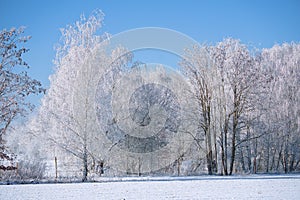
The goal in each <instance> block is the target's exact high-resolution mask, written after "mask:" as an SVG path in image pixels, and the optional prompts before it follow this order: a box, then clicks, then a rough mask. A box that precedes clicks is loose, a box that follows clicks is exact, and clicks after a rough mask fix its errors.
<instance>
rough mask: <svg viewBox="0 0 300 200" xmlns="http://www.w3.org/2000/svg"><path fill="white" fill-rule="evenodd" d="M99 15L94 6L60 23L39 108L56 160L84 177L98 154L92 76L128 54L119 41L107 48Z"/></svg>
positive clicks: (93, 77)
mask: <svg viewBox="0 0 300 200" xmlns="http://www.w3.org/2000/svg"><path fill="white" fill-rule="evenodd" d="M103 16H104V14H103V13H102V12H101V11H99V10H96V11H95V12H94V13H93V14H92V15H91V16H90V17H89V18H87V19H86V18H85V17H84V16H81V18H80V20H79V21H77V22H76V23H75V24H73V25H69V26H67V27H66V28H65V29H62V38H61V43H60V45H59V46H58V47H57V54H56V58H55V61H54V64H55V73H54V75H52V76H51V77H50V88H49V90H48V92H47V94H46V96H45V97H44V98H43V100H42V106H41V108H40V113H39V116H40V119H41V122H40V123H42V124H43V129H45V130H46V134H47V135H46V138H47V139H48V141H51V143H52V144H54V147H55V149H56V150H55V151H54V152H55V155H53V157H54V156H56V157H57V160H58V162H60V163H62V162H64V163H68V162H69V165H68V164H67V167H68V168H69V169H72V168H73V169H74V170H76V171H78V172H80V170H82V180H83V181H86V180H87V176H88V172H89V171H91V170H92V168H94V167H95V163H96V162H97V161H100V160H101V159H102V158H101V156H100V155H101V154H100V152H99V151H100V146H101V145H100V144H101V141H99V140H98V139H97V134H99V130H98V129H97V128H96V126H95V123H97V122H96V120H97V119H96V118H95V115H94V112H95V110H96V109H95V103H94V102H95V84H97V81H96V80H98V79H99V78H100V77H101V75H103V74H104V73H105V72H106V71H107V70H108V69H109V68H111V67H115V69H117V68H118V67H116V66H122V65H123V64H125V63H127V61H128V60H130V58H131V57H130V55H129V54H127V52H126V50H125V49H123V48H121V47H119V48H116V49H113V50H110V49H108V48H107V47H108V44H109V41H108V40H107V39H108V38H109V35H108V34H103V35H102V36H98V35H96V31H97V30H98V29H99V28H101V26H102V23H103ZM40 132H44V130H40ZM78 164H79V165H80V166H81V167H79V168H78ZM72 165H73V166H72Z"/></svg>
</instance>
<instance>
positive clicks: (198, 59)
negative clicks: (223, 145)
mask: <svg viewBox="0 0 300 200" xmlns="http://www.w3.org/2000/svg"><path fill="white" fill-rule="evenodd" d="M181 66H182V68H183V72H184V74H185V75H186V76H187V78H188V80H189V82H190V83H191V85H192V93H193V94H194V97H195V100H196V102H197V104H198V108H199V109H198V115H200V116H199V119H200V121H199V122H198V123H199V127H200V128H201V129H202V131H203V133H204V140H205V147H201V145H200V144H201V143H200V142H199V141H201V139H202V138H201V136H200V137H199V134H198V136H197V135H196V134H195V136H194V139H195V142H196V143H197V144H199V147H200V149H201V148H204V149H205V152H206V153H205V154H206V162H207V169H208V174H209V175H211V174H212V173H213V172H216V170H217V169H216V167H217V163H216V162H217V158H216V157H217V153H216V134H215V133H216V132H215V131H214V132H213V131H212V98H213V91H214V88H213V83H214V81H213V78H214V73H213V72H214V70H215V67H214V65H213V60H212V59H211V57H210V54H209V51H208V47H207V46H203V47H197V46H195V47H193V49H190V50H186V55H185V57H184V60H183V61H182V62H181ZM199 131H201V130H199ZM213 149H214V151H213ZM202 150H203V149H201V150H200V151H202Z"/></svg>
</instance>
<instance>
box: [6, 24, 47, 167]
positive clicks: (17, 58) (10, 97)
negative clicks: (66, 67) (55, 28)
mask: <svg viewBox="0 0 300 200" xmlns="http://www.w3.org/2000/svg"><path fill="white" fill-rule="evenodd" d="M23 33H24V28H23V27H21V28H19V29H16V28H12V29H10V30H5V29H4V30H2V31H1V32H0V113H1V114H0V159H1V160H12V158H11V157H10V156H9V154H8V152H7V147H6V146H5V141H4V135H5V133H7V132H8V129H9V128H10V127H11V125H12V123H13V122H14V121H15V120H16V119H17V118H18V117H20V116H23V115H25V114H26V113H27V112H28V111H31V110H32V108H33V105H32V104H31V103H30V102H28V101H27V100H26V98H27V97H28V96H29V95H31V94H38V93H42V92H44V89H43V88H42V87H41V83H40V82H39V81H37V80H35V79H32V78H31V77H30V76H28V74H27V72H26V69H28V68H29V65H28V63H26V62H25V61H24V60H23V57H22V56H23V54H24V53H26V52H28V51H29V49H27V48H25V47H24V46H23V45H24V44H25V43H26V42H27V41H28V40H29V39H30V36H22V34H23ZM0 167H1V169H4V170H5V169H7V167H5V166H3V165H0Z"/></svg>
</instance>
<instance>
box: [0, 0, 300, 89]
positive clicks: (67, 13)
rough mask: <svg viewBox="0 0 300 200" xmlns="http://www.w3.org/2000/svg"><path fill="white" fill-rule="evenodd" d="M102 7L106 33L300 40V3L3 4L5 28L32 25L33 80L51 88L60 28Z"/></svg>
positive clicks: (11, 0) (13, 0)
mask: <svg viewBox="0 0 300 200" xmlns="http://www.w3.org/2000/svg"><path fill="white" fill-rule="evenodd" d="M96 8H99V9H101V10H102V11H103V12H104V13H105V19H104V27H103V28H102V30H101V31H102V32H109V33H111V34H117V33H119V32H122V31H126V30H128V29H133V28H139V27H149V26H154V27H164V28H169V29H174V30H176V31H179V32H182V33H184V34H186V35H188V36H190V37H192V38H193V39H195V40H197V41H198V42H200V43H203V42H206V43H212V44H214V43H216V42H219V41H221V40H223V38H225V37H233V38H239V39H240V40H241V41H242V42H243V43H246V44H250V45H254V46H256V47H258V48H269V47H271V46H273V45H274V44H276V43H279V44H281V43H283V42H291V41H295V42H299V41H300V0H294V1H293V0H281V1H277V0H269V1H267V0H251V1H250V0H249V1H242V0H240V1H238V0H228V1H225V0H224V1H217V0H211V1H208V0H206V1H204V0H198V1H196V0H194V1H192V0H185V1H183V0H177V1H175V0H173V1H172V0H169V1H167V0H165V1H163V0H151V1H150V0H147V1H146V0H145V1H141V0H140V1H138V0H135V1H134V0H127V1H121V0H119V1H117V0H48V1H46V0H45V1H41V0H35V1H34V0H26V1H22V0H0V29H1V30H2V29H4V28H6V29H10V28H11V27H19V26H26V27H27V28H26V30H25V35H31V36H32V39H31V40H30V41H29V42H28V43H27V45H26V47H28V48H30V51H29V52H28V53H27V55H26V56H25V58H26V61H27V62H28V63H29V64H30V65H31V68H30V70H29V73H30V75H31V76H32V77H33V78H36V79H38V80H40V81H41V82H42V83H43V85H44V86H45V87H49V80H48V76H49V75H50V74H52V73H53V64H52V60H53V59H54V55H55V51H54V49H53V47H54V45H55V43H57V42H58V41H59V38H60V31H59V28H62V27H65V26H66V25H67V24H72V23H74V22H75V21H76V20H78V19H79V16H80V15H81V14H85V15H86V16H88V15H89V14H90V13H91V12H92V11H93V10H94V9H96Z"/></svg>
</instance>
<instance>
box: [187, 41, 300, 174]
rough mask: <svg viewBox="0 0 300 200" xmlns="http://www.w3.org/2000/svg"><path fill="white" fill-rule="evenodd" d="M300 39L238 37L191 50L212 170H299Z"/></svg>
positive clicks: (192, 73)
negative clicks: (246, 40) (252, 42)
mask: <svg viewBox="0 0 300 200" xmlns="http://www.w3.org/2000/svg"><path fill="white" fill-rule="evenodd" d="M299 53H300V45H299V44H297V43H290V44H287V43H285V44H282V45H275V46H273V47H272V48H270V49H263V50H261V51H254V52H253V51H250V50H249V48H247V46H246V45H244V44H242V43H241V42H240V41H239V40H236V39H225V40H224V41H222V42H220V43H217V44H216V45H215V46H207V45H203V46H201V47H194V48H192V49H189V50H187V52H186V58H185V59H184V60H183V61H182V63H181V66H182V67H183V70H184V72H185V74H186V76H187V77H188V79H189V81H190V82H191V84H192V87H193V93H194V94H195V98H196V99H197V101H198V105H199V106H198V108H199V116H200V118H201V119H200V127H201V130H202V133H203V135H202V136H203V137H204V138H205V150H206V161H207V169H208V173H209V174H213V173H220V174H225V175H228V174H229V175H231V174H232V173H245V172H246V173H257V172H266V173H269V172H285V173H288V172H294V171H299V162H300V145H299V142H300V134H299V133H300V132H299V130H300V129H299V116H300V115H299V114H300V104H299V102H300V101H299V96H300V93H299V85H300V58H299V55H300V54H299Z"/></svg>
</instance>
